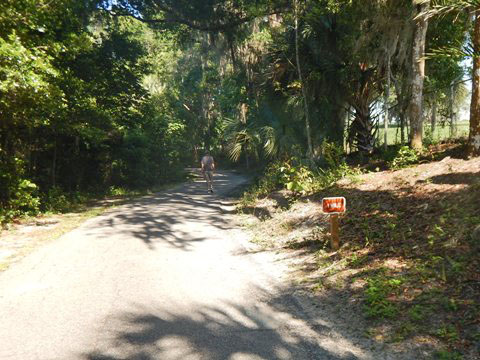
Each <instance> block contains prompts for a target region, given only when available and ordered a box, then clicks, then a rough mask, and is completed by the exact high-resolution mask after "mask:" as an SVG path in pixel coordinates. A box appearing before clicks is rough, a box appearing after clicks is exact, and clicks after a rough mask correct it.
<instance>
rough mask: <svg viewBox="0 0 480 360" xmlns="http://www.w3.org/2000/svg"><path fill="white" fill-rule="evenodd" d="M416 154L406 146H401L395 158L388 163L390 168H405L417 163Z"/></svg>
mask: <svg viewBox="0 0 480 360" xmlns="http://www.w3.org/2000/svg"><path fill="white" fill-rule="evenodd" d="M418 155H419V154H418V152H417V151H416V150H415V149H411V148H410V147H408V146H402V147H401V148H400V150H399V151H398V153H397V155H396V156H395V158H394V159H393V160H392V161H391V162H390V167H391V168H392V169H394V170H398V169H402V168H405V167H407V166H409V165H412V164H415V163H417V162H418Z"/></svg>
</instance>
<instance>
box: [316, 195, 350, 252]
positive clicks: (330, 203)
mask: <svg viewBox="0 0 480 360" xmlns="http://www.w3.org/2000/svg"><path fill="white" fill-rule="evenodd" d="M322 208H323V212H324V213H326V214H329V215H330V234H331V240H330V244H331V247H332V249H333V250H338V249H339V248H340V230H339V226H338V214H342V213H344V212H345V211H346V210H347V200H346V199H345V198H344V197H329V198H323V200H322Z"/></svg>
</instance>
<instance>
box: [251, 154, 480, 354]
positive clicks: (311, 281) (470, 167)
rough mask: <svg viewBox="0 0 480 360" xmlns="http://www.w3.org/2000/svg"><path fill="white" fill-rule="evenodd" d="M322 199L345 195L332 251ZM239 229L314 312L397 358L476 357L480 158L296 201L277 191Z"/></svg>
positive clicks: (349, 182)
mask: <svg viewBox="0 0 480 360" xmlns="http://www.w3.org/2000/svg"><path fill="white" fill-rule="evenodd" d="M327 196H344V197H346V198H347V208H348V209H347V213H346V214H345V215H344V216H343V217H342V218H341V242H342V247H341V249H340V250H339V251H337V252H332V251H330V250H329V247H328V245H329V227H328V223H329V222H328V218H327V217H326V216H325V215H323V214H322V212H321V199H322V198H323V197H327ZM244 223H245V226H246V227H247V228H249V229H250V231H251V232H252V239H253V241H254V242H255V243H257V244H258V245H259V246H262V247H264V248H270V249H277V250H280V254H281V257H282V258H283V259H284V260H285V261H288V262H289V263H290V265H291V278H292V280H293V281H294V282H296V283H297V284H298V287H299V289H300V290H302V291H305V292H308V293H309V294H315V297H316V303H317V304H316V305H315V304H313V306H319V307H322V308H323V309H325V307H327V308H328V307H329V308H330V310H331V311H333V312H334V313H335V314H337V316H336V317H335V319H334V320H335V321H337V322H343V323H344V324H345V326H347V327H354V328H355V329H356V331H357V332H358V333H359V334H362V336H366V337H368V338H370V339H373V340H374V341H375V342H377V343H378V344H381V345H382V346H386V347H388V348H389V349H390V350H391V351H392V353H398V354H400V353H403V354H405V355H404V357H399V358H408V356H414V358H418V359H421V358H432V357H433V358H438V359H472V360H473V359H479V358H480V255H479V254H480V238H479V236H478V235H477V233H476V232H475V229H476V228H477V227H478V226H479V225H480V158H476V159H472V160H463V159H456V158H451V157H445V158H443V159H442V160H440V161H434V162H429V163H423V164H420V165H416V166H412V167H409V168H406V169H402V170H398V171H382V172H371V173H368V174H364V175H360V176H356V177H350V178H347V179H344V180H342V181H340V182H338V183H337V184H336V185H335V186H334V187H332V188H329V189H326V190H324V191H322V192H321V193H318V194H315V195H314V196H309V197H304V198H301V199H300V200H299V201H297V202H294V203H292V202H291V201H289V199H288V193H286V192H277V193H275V194H272V195H271V196H270V197H268V198H266V199H262V200H259V202H258V203H257V204H256V207H255V209H254V211H253V214H252V215H245V218H244ZM338 309H341V311H338ZM405 356H406V357H405Z"/></svg>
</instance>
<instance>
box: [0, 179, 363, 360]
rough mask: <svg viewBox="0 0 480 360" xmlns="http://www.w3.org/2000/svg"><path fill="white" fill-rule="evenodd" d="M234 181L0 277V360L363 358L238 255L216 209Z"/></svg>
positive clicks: (106, 222) (102, 221)
mask: <svg viewBox="0 0 480 360" xmlns="http://www.w3.org/2000/svg"><path fill="white" fill-rule="evenodd" d="M244 181H245V179H244V178H243V177H241V176H239V175H234V174H233V173H228V172H223V173H220V174H217V175H216V178H215V189H216V192H215V194H213V195H209V194H207V193H206V191H205V190H206V187H205V184H204V182H201V181H196V182H191V183H187V184H185V185H182V186H179V187H177V188H175V189H173V190H169V191H165V192H162V193H158V194H155V195H152V196H148V197H145V198H142V199H140V200H137V201H135V202H133V203H130V204H127V205H122V206H120V207H117V208H115V209H114V210H112V211H109V212H108V213H106V214H104V215H102V216H99V217H96V218H93V219H90V220H88V221H87V222H85V223H84V224H83V225H82V226H80V227H79V228H77V229H76V230H74V231H72V232H70V233H68V234H66V235H64V236H63V237H61V238H60V239H58V240H57V241H54V242H52V243H50V244H48V245H45V246H43V247H41V248H40V249H38V250H36V251H35V252H34V253H32V254H30V255H29V256H27V257H26V258H24V259H23V260H22V261H21V262H19V263H17V264H15V265H13V266H12V267H11V268H10V269H8V270H7V271H5V272H3V273H1V274H0V359H2V360H3V359H15V360H31V359H42V360H44V359H45V360H54V359H61V360H64V359H67V360H70V359H72V360H77V359H78V360H80V359H84V360H88V359H90V360H91V359H98V360H100V359H103V360H120V359H122V360H123V359H125V360H126V359H135V360H136V359H138V360H150V359H162V360H169V359H178V360H180V359H181V360H183V359H186V360H189V359H357V358H368V356H367V357H365V356H364V355H365V354H363V355H362V351H361V350H359V349H356V348H355V347H351V345H350V344H348V342H346V340H345V339H342V338H338V337H336V336H335V335H334V334H332V335H331V336H329V337H328V336H327V337H326V338H325V337H324V338H323V340H319V338H318V336H317V333H318V330H319V329H318V328H315V327H312V326H311V324H310V325H309V321H308V319H306V318H305V316H304V314H303V312H302V310H301V308H300V307H299V306H298V303H297V302H296V301H295V299H294V297H293V296H292V295H290V294H289V292H288V291H287V290H286V289H285V288H283V287H282V286H283V284H280V283H278V280H276V279H275V276H274V275H272V274H275V266H276V265H275V264H274V263H272V261H271V258H269V256H270V255H269V254H252V253H249V252H247V251H245V247H244V245H245V244H246V242H245V241H246V240H245V235H244V234H242V232H241V231H240V230H239V229H235V228H234V226H233V225H232V222H231V216H232V215H230V214H228V213H226V212H225V210H224V209H223V210H222V204H224V203H225V201H226V200H225V196H226V195H228V194H229V193H230V192H231V190H232V189H233V188H235V187H237V186H238V185H239V184H241V183H242V182H244ZM272 270H273V271H272ZM349 347H350V348H349ZM354 354H355V355H354Z"/></svg>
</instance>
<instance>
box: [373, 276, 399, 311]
mask: <svg viewBox="0 0 480 360" xmlns="http://www.w3.org/2000/svg"><path fill="white" fill-rule="evenodd" d="M401 285H402V280H401V279H395V278H390V277H387V276H385V275H383V274H379V275H377V276H374V277H371V278H369V279H368V280H367V287H366V289H365V302H366V304H365V313H366V314H367V316H369V317H373V318H393V317H395V316H396V315H397V314H398V311H399V309H398V307H397V305H396V304H395V303H393V302H392V301H391V300H389V299H388V297H389V296H390V295H393V294H395V293H396V292H398V291H399V289H400V286H401Z"/></svg>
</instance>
